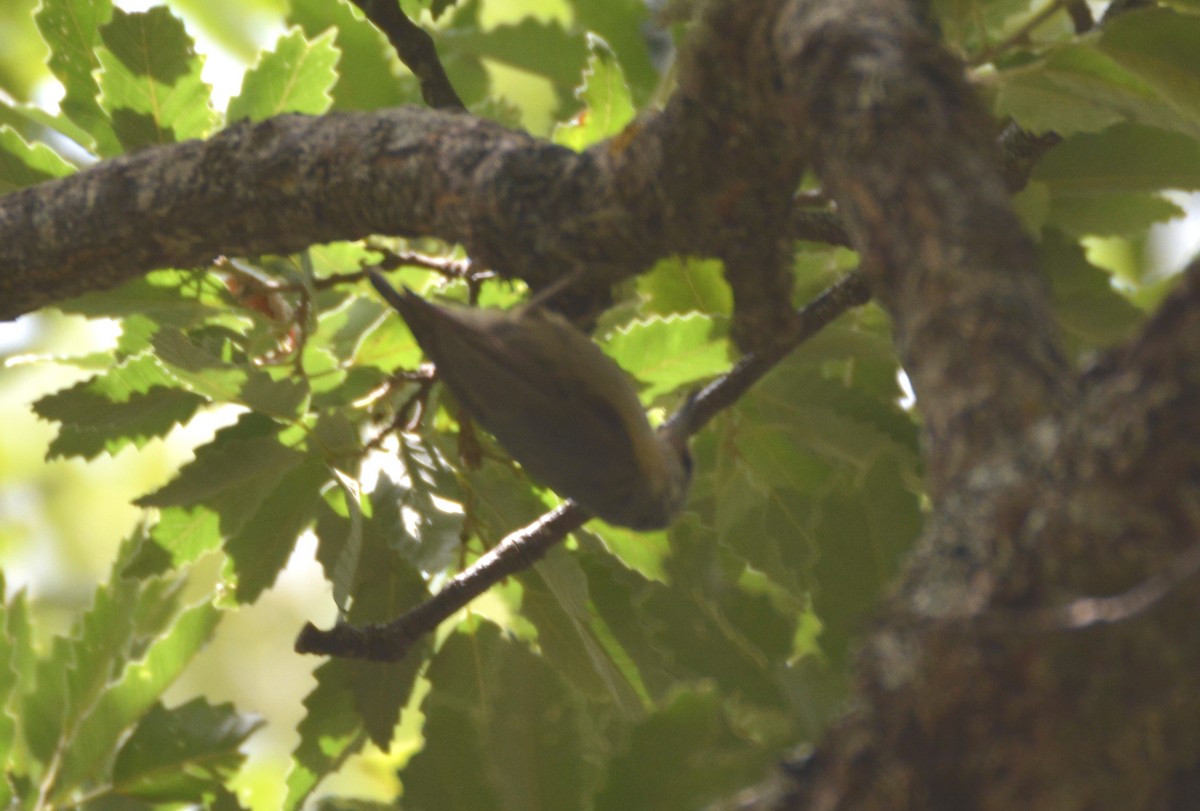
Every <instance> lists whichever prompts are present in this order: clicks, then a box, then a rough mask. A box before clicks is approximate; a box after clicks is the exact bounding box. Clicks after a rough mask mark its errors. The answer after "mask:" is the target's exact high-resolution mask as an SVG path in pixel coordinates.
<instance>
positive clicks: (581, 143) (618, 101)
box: [552, 34, 636, 152]
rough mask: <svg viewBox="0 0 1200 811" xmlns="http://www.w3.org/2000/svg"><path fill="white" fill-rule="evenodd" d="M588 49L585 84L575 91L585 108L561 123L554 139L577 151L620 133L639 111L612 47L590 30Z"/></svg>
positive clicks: (557, 142)
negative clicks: (569, 119) (568, 120)
mask: <svg viewBox="0 0 1200 811" xmlns="http://www.w3.org/2000/svg"><path fill="white" fill-rule="evenodd" d="M588 50H589V51H590V55H589V56H588V64H587V68H586V69H585V70H584V72H583V84H582V85H581V86H580V87H579V89H578V90H577V91H576V92H575V95H577V96H578V97H579V99H580V100H581V101H582V102H583V109H582V110H580V111H579V112H578V113H576V114H575V117H574V118H572V119H571V121H570V123H567V124H559V125H557V126H556V127H555V128H554V134H553V136H552V139H553V141H554V143H556V144H561V145H562V146H566V147H570V148H571V149H574V150H575V151H576V152H582V151H583V150H585V149H587V148H588V147H589V146H591V145H592V144H594V143H597V142H599V141H603V140H604V139H605V138H610V137H612V136H614V135H616V134H617V133H619V132H620V131H621V130H623V129H625V126H626V125H627V124H628V123H629V122H630V121H632V120H633V118H634V116H635V115H636V110H635V109H634V107H633V100H632V98H631V96H630V92H629V85H627V84H625V74H624V73H622V72H621V66H620V64H618V63H617V57H616V54H614V53H613V51H612V48H610V47H608V43H607V42H605V41H604V40H603V39H601V38H600V37H598V36H596V35H595V34H588Z"/></svg>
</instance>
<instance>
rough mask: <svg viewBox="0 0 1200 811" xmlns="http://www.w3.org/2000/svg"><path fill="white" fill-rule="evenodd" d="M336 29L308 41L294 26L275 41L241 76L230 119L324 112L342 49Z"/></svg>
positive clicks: (329, 97) (335, 77) (228, 116)
mask: <svg viewBox="0 0 1200 811" xmlns="http://www.w3.org/2000/svg"><path fill="white" fill-rule="evenodd" d="M334 36H335V32H334V31H326V32H325V33H324V34H322V35H321V36H319V37H317V38H316V39H314V40H312V41H309V40H308V39H306V38H305V36H304V32H303V31H301V30H300V29H298V28H293V29H292V30H291V31H289V32H288V33H287V34H284V35H283V36H281V37H280V38H279V40H278V41H277V42H276V43H275V50H274V51H272V52H270V53H268V54H266V55H264V56H263V57H262V59H260V60H259V63H258V64H257V65H255V66H254V68H252V69H251V70H250V71H248V72H247V73H246V76H245V77H244V78H243V79H242V90H241V92H240V93H239V94H238V95H237V96H235V97H234V98H233V99H232V100H231V101H230V102H229V109H228V111H227V112H226V114H225V117H226V119H227V120H228V121H231V122H232V121H239V120H241V119H244V118H248V119H250V120H251V121H261V120H262V119H264V118H269V117H271V116H273V115H279V114H280V113H313V114H316V113H323V112H325V111H326V110H328V109H329V105H330V104H331V103H332V101H333V99H332V97H331V96H330V95H329V90H330V88H332V87H333V86H334V84H335V83H336V82H337V62H338V56H339V51H338V49H337V48H336V47H335V46H334V44H333V40H334Z"/></svg>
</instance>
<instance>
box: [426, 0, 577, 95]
mask: <svg viewBox="0 0 1200 811" xmlns="http://www.w3.org/2000/svg"><path fill="white" fill-rule="evenodd" d="M456 18H457V15H456ZM438 50H439V52H441V53H442V56H443V59H444V60H446V61H449V62H452V61H458V62H460V63H468V62H475V61H478V60H479V59H487V60H491V61H495V62H499V63H501V64H505V65H510V66H512V67H514V68H517V69H519V70H522V71H525V72H527V73H532V74H535V75H537V76H544V77H545V78H546V79H548V80H550V82H551V83H552V84H553V85H554V86H555V87H556V89H559V90H562V91H565V90H566V89H568V88H570V87H572V86H574V85H575V83H576V82H577V81H578V79H579V66H580V65H582V64H583V62H584V60H585V59H586V58H587V50H588V49H587V46H586V45H585V43H584V38H583V37H582V36H580V35H579V34H577V33H573V32H569V31H567V30H566V29H564V28H563V27H562V25H561V24H560V23H558V22H557V21H549V22H546V21H542V20H536V19H533V18H532V17H526V18H524V19H522V20H521V21H520V22H518V23H515V24H508V25H498V26H496V27H495V28H492V29H490V30H482V29H480V28H477V27H475V26H452V27H451V28H450V30H448V31H447V32H446V34H445V35H444V36H443V37H442V38H441V39H440V41H439V43H438ZM447 72H450V67H449V65H447ZM451 77H452V78H454V77H453V74H451ZM455 87H456V89H459V84H458V82H457V81H456V82H455ZM460 95H461V89H460ZM464 98H465V97H464Z"/></svg>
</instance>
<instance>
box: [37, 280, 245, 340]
mask: <svg viewBox="0 0 1200 811" xmlns="http://www.w3.org/2000/svg"><path fill="white" fill-rule="evenodd" d="M218 289H219V284H218V283H217V282H216V280H215V279H214V277H212V276H211V275H204V276H198V275H197V274H196V273H194V272H189V271H179V270H160V271H154V272H152V273H148V274H146V275H145V276H141V277H139V278H137V279H134V280H133V281H130V282H127V283H126V284H123V285H121V286H120V287H117V288H115V289H113V290H105V291H103V292H97V293H86V294H84V295H82V296H78V297H76V298H72V299H67V300H66V301H60V302H56V303H55V304H54V306H55V308H56V309H58V310H61V311H62V312H64V313H76V314H79V315H86V316H91V317H112V318H121V319H123V323H122V327H123V329H124V331H125V332H126V333H129V332H130V330H131V329H133V330H135V331H138V332H139V333H140V334H141V335H142V336H143V337H144V338H145V339H146V340H145V342H144V343H143V344H142V346H146V345H148V344H149V341H148V338H149V336H150V335H152V334H153V333H154V331H155V330H156V329H157V328H158V326H159V324H169V325H171V326H175V327H180V328H184V327H190V326H193V325H195V324H199V323H203V322H204V321H205V320H206V319H208V318H211V317H213V316H216V315H218V314H221V313H223V312H224V311H225V310H226V309H227V307H226V305H225V304H224V303H222V302H221V300H220V299H219V298H218V297H217V296H218ZM131 320H132V323H131ZM151 325H152V327H153V328H150V326H151ZM135 351H136V350H135Z"/></svg>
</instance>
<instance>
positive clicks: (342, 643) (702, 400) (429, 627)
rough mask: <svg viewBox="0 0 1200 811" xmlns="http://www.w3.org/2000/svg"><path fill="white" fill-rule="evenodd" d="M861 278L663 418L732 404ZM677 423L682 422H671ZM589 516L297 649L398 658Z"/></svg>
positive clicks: (858, 288) (694, 417) (529, 531)
mask: <svg viewBox="0 0 1200 811" xmlns="http://www.w3.org/2000/svg"><path fill="white" fill-rule="evenodd" d="M870 297H871V296H870V290H869V289H868V287H867V284H866V281H865V280H864V279H863V278H862V277H861V276H860V275H858V274H857V273H852V274H850V275H848V276H846V277H845V278H843V279H841V280H840V281H838V282H837V283H836V284H834V285H832V286H831V287H829V288H828V289H826V290H825V291H824V292H823V293H821V294H820V295H819V296H817V297H816V298H815V299H813V300H812V301H811V302H810V303H809V304H808V305H807V306H806V307H805V308H804V309H802V310H800V311H799V312H797V313H796V314H795V316H794V317H793V319H792V321H791V323H790V324H789V325H788V326H787V328H786V329H785V330H784V331H783V333H782V334H781V335H779V336H778V338H777V339H776V340H775V341H774V342H773V343H772V344H771V345H770V346H769V347H767V348H766V349H763V350H761V351H759V352H756V353H752V354H750V355H747V356H745V357H744V358H742V360H741V361H740V362H739V363H738V364H737V365H735V366H734V367H733V368H732V369H731V370H730V371H729V372H727V373H726V374H725V375H723V376H722V377H720V378H718V379H717V380H715V381H714V382H712V383H711V384H709V385H708V386H706V387H705V388H704V389H702V390H701V391H700V392H699V393H698V394H696V395H695V396H694V397H692V398H691V399H690V400H689V402H688V404H687V405H686V406H685V407H684V408H681V409H680V410H679V411H677V412H675V414H673V415H672V416H671V418H670V420H669V422H671V423H672V424H675V425H677V427H678V428H682V429H684V430H685V431H686V433H687V435H689V436H690V435H692V434H694V433H695V432H696V431H698V430H699V429H700V428H702V427H703V426H704V425H705V423H707V422H708V421H709V420H711V419H712V418H713V417H714V416H716V414H717V413H718V412H719V411H721V410H722V409H725V408H728V407H729V406H730V405H732V404H733V403H735V402H737V400H738V398H740V397H741V396H742V395H743V394H745V393H746V391H748V390H749V388H750V387H751V386H752V385H754V383H756V382H757V381H758V380H759V379H760V378H761V377H762V376H763V375H765V374H766V373H767V372H768V371H770V370H771V368H772V367H773V366H774V365H775V364H776V363H778V362H779V361H780V360H782V359H783V358H784V357H785V356H787V354H788V353H789V352H791V351H792V350H793V349H795V348H796V347H797V346H799V345H800V344H801V343H803V342H804V341H806V340H808V339H809V338H811V337H812V336H813V335H815V334H816V333H817V332H819V331H820V330H821V329H822V328H824V327H825V326H827V325H828V324H829V323H830V322H831V321H833V320H834V319H835V318H837V317H838V316H839V315H841V314H842V313H844V312H845V311H846V310H848V309H850V308H851V307H855V306H858V305H860V304H864V303H866V302H867V301H868V300H869V299H870ZM680 422H683V423H684V424H683V425H678V423H680ZM590 517H591V516H589V515H588V514H587V513H586V512H585V511H584V510H583V509H582V508H581V507H579V506H578V505H576V504H575V503H574V502H572V501H568V502H566V503H565V504H563V505H562V506H560V507H558V508H557V509H555V510H552V511H551V512H549V513H547V514H546V515H544V516H542V517H541V518H539V519H538V520H537V521H535V522H534V523H532V524H530V525H529V526H527V527H524V528H522V529H519V530H517V531H515V532H513V533H511V534H510V535H508V536H507V537H506V538H505V539H504V540H502V541H501V542H500V543H499V544H497V545H496V546H495V547H494V548H493V549H492V550H491V551H490V552H488V553H487V554H486V555H484V556H483V557H481V558H480V559H479V560H477V561H475V563H474V564H473V565H472V566H471V567H470V568H468V569H466V570H465V571H463V572H461V573H459V574H458V575H457V576H456V577H454V578H453V579H452V580H450V582H448V583H447V584H446V585H445V587H444V588H443V589H442V590H441V591H440V592H438V593H437V594H435V595H434V596H433V597H431V598H430V599H428V600H426V601H425V602H423V603H421V604H420V605H418V606H416V607H415V608H413V609H411V610H410V611H408V612H407V613H406V614H403V615H401V616H400V617H398V618H397V619H394V620H392V621H391V622H388V623H384V624H379V625H368V626H365V627H362V628H357V627H355V626H352V625H349V624H347V623H341V622H339V623H338V624H337V625H335V626H334V627H333V628H331V629H329V630H327V631H322V630H320V629H319V628H317V627H316V626H315V625H313V624H312V623H308V624H306V625H305V626H304V628H303V629H302V630H301V631H300V635H299V637H298V638H297V639H296V645H295V650H296V652H297V653H315V654H322V655H327V656H342V657H349V658H356V659H370V660H373V661H385V662H392V661H396V660H398V659H402V658H403V657H404V655H405V654H406V653H407V652H408V649H409V648H410V647H411V646H412V644H413V643H414V642H416V641H417V640H419V639H420V638H421V637H422V636H424V635H425V634H427V633H429V632H431V631H433V630H434V629H435V628H437V626H438V625H439V624H440V623H441V622H442V621H443V620H445V619H447V618H448V617H450V616H451V615H453V614H454V613H455V612H456V611H458V610H459V609H461V608H462V607H463V606H465V605H466V604H467V603H469V602H470V601H471V600H473V599H474V598H476V597H478V596H479V595H480V594H483V593H484V592H485V591H487V590H488V589H489V588H491V587H492V586H493V585H495V584H496V583H499V582H500V581H501V580H503V579H504V578H506V577H508V576H509V575H511V574H514V573H516V572H519V571H522V570H524V569H527V568H529V567H530V566H532V565H533V563H534V562H536V561H537V560H538V559H539V558H541V557H542V556H543V555H545V554H546V552H547V551H549V550H550V549H551V548H552V547H553V546H554V545H555V544H558V543H559V542H561V541H562V540H563V539H564V538H566V537H567V535H568V534H569V533H571V532H572V531H574V530H576V529H578V528H579V527H581V526H583V524H584V522H585V521H587V520H588V519H589V518H590Z"/></svg>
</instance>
